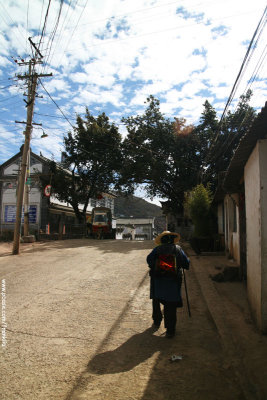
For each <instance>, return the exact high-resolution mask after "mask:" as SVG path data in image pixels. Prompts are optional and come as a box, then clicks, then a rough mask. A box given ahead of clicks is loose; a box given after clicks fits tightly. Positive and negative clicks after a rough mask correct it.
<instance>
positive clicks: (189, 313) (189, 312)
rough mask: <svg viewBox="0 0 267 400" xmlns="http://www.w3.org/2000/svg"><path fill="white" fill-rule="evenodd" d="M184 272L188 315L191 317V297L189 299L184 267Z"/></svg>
mask: <svg viewBox="0 0 267 400" xmlns="http://www.w3.org/2000/svg"><path fill="white" fill-rule="evenodd" d="M183 273H184V287H185V295H186V302H187V309H188V315H189V317H191V311H190V304H189V299H188V293H187V286H186V279H185V270H184V269H183Z"/></svg>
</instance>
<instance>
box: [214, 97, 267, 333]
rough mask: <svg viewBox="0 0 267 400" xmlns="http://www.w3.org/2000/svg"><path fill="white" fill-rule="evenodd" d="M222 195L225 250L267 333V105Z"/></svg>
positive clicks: (245, 141)
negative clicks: (237, 270)
mask: <svg viewBox="0 0 267 400" xmlns="http://www.w3.org/2000/svg"><path fill="white" fill-rule="evenodd" d="M220 192H221V195H220V196H217V200H216V201H217V206H218V226H219V227H223V229H224V235H225V247H226V251H227V253H228V254H229V256H230V257H232V258H233V259H234V260H235V261H236V262H237V263H238V264H239V265H240V277H241V278H243V279H244V280H246V282H247V293H248V300H249V303H250V306H251V310H252V313H253V316H254V318H255V321H256V323H257V326H258V327H259V329H260V330H261V331H262V332H264V333H267V102H266V103H265V107H264V108H262V110H261V112H260V113H259V114H258V116H257V117H256V119H255V120H254V121H253V123H252V125H251V127H250V129H249V130H248V132H247V133H246V134H245V136H244V137H243V138H242V139H241V140H240V143H239V145H238V148H237V149H236V152H235V154H234V156H233V158H232V160H231V162H230V165H229V167H228V170H227V171H226V173H225V176H224V179H223V180H222V183H221V189H220Z"/></svg>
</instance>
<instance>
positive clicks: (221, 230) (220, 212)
mask: <svg viewBox="0 0 267 400" xmlns="http://www.w3.org/2000/svg"><path fill="white" fill-rule="evenodd" d="M217 220H218V233H219V234H220V235H222V234H223V233H224V205H223V203H221V204H218V208H217Z"/></svg>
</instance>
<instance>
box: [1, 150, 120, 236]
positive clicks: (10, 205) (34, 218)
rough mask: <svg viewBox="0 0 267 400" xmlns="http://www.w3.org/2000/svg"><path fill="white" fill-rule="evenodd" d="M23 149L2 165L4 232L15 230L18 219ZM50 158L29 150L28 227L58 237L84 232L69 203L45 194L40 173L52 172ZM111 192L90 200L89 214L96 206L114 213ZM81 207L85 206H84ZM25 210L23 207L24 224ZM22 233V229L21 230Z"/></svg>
mask: <svg viewBox="0 0 267 400" xmlns="http://www.w3.org/2000/svg"><path fill="white" fill-rule="evenodd" d="M22 150H23V147H22V148H21V149H20V152H19V153H17V154H15V155H14V156H13V157H11V158H10V159H9V160H7V161H6V162H5V163H3V164H2V165H1V166H0V185H1V198H0V206H1V210H0V230H1V233H3V232H7V231H13V230H14V225H15V219H16V191H17V184H18V176H19V171H20V164H21V159H22ZM49 162H50V160H48V159H47V158H45V157H43V156H41V155H37V154H35V153H33V152H32V151H31V152H30V168H29V172H30V174H29V175H30V178H28V179H27V182H26V186H28V188H29V190H28V191H29V228H30V233H31V234H35V235H36V236H37V237H42V236H43V237H44V236H46V237H48V238H53V237H54V238H57V237H58V235H60V237H65V238H67V237H77V236H81V235H84V234H85V226H81V224H80V223H79V221H78V220H77V218H76V215H75V213H74V211H73V208H72V207H71V205H70V204H67V203H64V202H60V201H59V200H57V199H56V198H55V197H54V196H53V195H52V196H51V197H47V196H45V193H44V192H43V190H42V189H41V188H40V183H39V178H38V176H39V174H50V172H49ZM114 198H115V196H114V195H112V194H106V193H104V194H102V196H101V198H99V199H90V201H89V204H88V207H87V216H88V217H89V216H90V214H91V211H92V209H93V207H97V206H104V207H109V208H111V210H112V214H113V213H114ZM81 208H82V205H81ZM23 217H24V210H22V224H23ZM22 234H23V231H22Z"/></svg>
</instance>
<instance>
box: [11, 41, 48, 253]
mask: <svg viewBox="0 0 267 400" xmlns="http://www.w3.org/2000/svg"><path fill="white" fill-rule="evenodd" d="M29 40H30V42H31V44H33V43H32V41H31V39H30V38H29ZM34 48H35V49H36V47H35V46H34ZM36 54H37V51H36ZM38 55H39V56H41V57H42V55H41V54H40V52H39V51H38ZM35 64H42V61H41V60H38V59H35V58H33V59H31V60H30V61H28V62H24V61H23V62H21V63H19V65H29V75H22V76H21V75H18V76H17V77H18V78H19V79H28V98H27V101H26V104H27V122H26V129H25V131H24V134H25V142H24V146H23V153H22V161H21V170H20V177H19V183H18V190H17V206H16V221H15V229H14V242H13V254H19V245H20V229H21V214H22V204H23V194H24V191H25V181H26V171H27V165H28V159H29V163H30V157H28V155H29V156H30V154H29V153H30V140H31V132H32V125H33V124H32V119H33V110H34V102H35V96H36V87H37V79H38V78H39V77H44V76H52V74H39V75H38V74H37V73H36V72H35V70H34V66H35ZM29 168H30V164H29ZM27 217H28V215H26V218H27ZM26 229H27V228H26Z"/></svg>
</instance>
